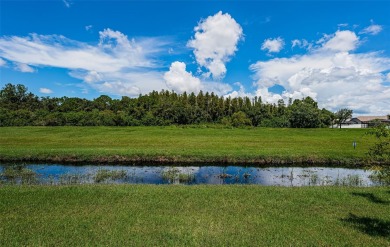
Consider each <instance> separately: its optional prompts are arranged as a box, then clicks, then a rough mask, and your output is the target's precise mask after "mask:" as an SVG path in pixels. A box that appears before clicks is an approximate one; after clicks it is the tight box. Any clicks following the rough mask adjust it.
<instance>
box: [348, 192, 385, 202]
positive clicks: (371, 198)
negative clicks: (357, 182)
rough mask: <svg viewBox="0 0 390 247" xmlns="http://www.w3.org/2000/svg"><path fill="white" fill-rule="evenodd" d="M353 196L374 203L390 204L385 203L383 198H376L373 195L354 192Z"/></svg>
mask: <svg viewBox="0 0 390 247" xmlns="http://www.w3.org/2000/svg"><path fill="white" fill-rule="evenodd" d="M352 195H354V196H361V197H364V198H367V199H368V200H370V201H371V202H373V203H378V204H389V203H390V202H388V201H384V200H382V199H381V198H379V197H377V196H375V195H374V194H373V193H359V192H353V193H352Z"/></svg>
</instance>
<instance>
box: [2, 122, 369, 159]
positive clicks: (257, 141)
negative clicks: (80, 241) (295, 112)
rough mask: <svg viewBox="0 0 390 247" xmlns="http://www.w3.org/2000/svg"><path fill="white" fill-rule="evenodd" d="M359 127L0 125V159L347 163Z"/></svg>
mask: <svg viewBox="0 0 390 247" xmlns="http://www.w3.org/2000/svg"><path fill="white" fill-rule="evenodd" d="M365 133H366V130H364V129H272V128H252V129H227V128H225V129H224V128H206V127H202V128H194V127H192V128H191V127H176V126H169V127H3V128H0V160H3V161H16V160H35V161H37V160H41V161H103V162H104V161H114V162H115V161H132V160H141V161H142V160H146V161H167V160H168V161H177V162H180V161H195V162H213V161H214V162H215V161H217V162H218V161H232V162H254V161H257V162H260V163H261V162H264V161H267V162H270V161H271V162H272V161H276V162H277V161H280V160H283V161H298V162H299V161H300V160H302V161H319V162H328V161H341V162H352V163H353V162H355V161H356V160H362V159H363V158H364V157H365V154H366V152H367V150H368V147H369V146H370V145H371V144H372V143H373V141H374V138H373V137H371V136H367V135H365ZM353 141H356V142H357V148H356V149H354V148H353V146H352V142H353Z"/></svg>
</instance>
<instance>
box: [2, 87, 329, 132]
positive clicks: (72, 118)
mask: <svg viewBox="0 0 390 247" xmlns="http://www.w3.org/2000/svg"><path fill="white" fill-rule="evenodd" d="M333 119H334V114H333V113H331V112H329V111H327V110H326V109H322V110H319V109H318V106H317V103H316V102H315V101H314V100H313V99H311V98H309V97H308V98H305V99H302V100H295V101H294V103H291V102H289V105H288V106H286V105H285V103H284V101H283V100H279V101H278V103H277V104H269V103H263V102H262V99H261V97H254V98H253V99H250V98H248V97H238V98H231V97H218V96H217V95H215V94H214V93H208V92H205V93H204V92H202V91H200V92H199V93H198V94H195V93H193V92H192V93H190V94H187V93H186V92H184V93H183V94H177V93H175V92H173V91H167V90H162V91H161V92H157V91H152V92H150V93H149V94H145V95H139V97H137V98H129V97H127V96H123V97H122V98H121V99H112V98H110V97H109V96H107V95H101V96H99V97H97V98H95V99H93V100H88V99H82V98H75V97H72V98H69V97H61V98H56V97H53V98H50V97H42V98H38V97H37V96H35V95H34V94H32V93H30V92H28V90H27V88H26V87H24V86H23V85H12V84H7V85H5V86H4V88H2V89H1V90H0V126H24V125H38V126H40V125H47V126H57V125H75V126H99V125H107V126H136V125H170V124H200V123H225V124H227V125H232V126H250V125H252V126H268V127H290V126H291V127H296V128H308V127H310V128H314V127H327V126H329V125H330V124H331V123H332V121H333Z"/></svg>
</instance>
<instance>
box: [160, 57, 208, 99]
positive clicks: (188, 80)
mask: <svg viewBox="0 0 390 247" xmlns="http://www.w3.org/2000/svg"><path fill="white" fill-rule="evenodd" d="M164 80H165V82H166V83H167V86H168V87H169V88H171V89H173V90H175V91H177V92H179V93H182V92H185V91H186V92H198V91H200V89H201V83H200V80H199V79H198V78H196V77H194V76H193V75H192V73H191V72H187V71H186V64H185V63H183V62H177V61H176V62H173V63H172V64H171V67H170V68H169V71H168V72H166V73H165V74H164Z"/></svg>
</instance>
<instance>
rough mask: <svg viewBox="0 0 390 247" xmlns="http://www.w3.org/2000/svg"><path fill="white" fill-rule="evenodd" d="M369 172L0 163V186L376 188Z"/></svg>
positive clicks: (378, 183)
mask: <svg viewBox="0 0 390 247" xmlns="http://www.w3.org/2000/svg"><path fill="white" fill-rule="evenodd" d="M372 175H373V174H372V172H371V171H367V170H364V169H348V168H330V167H248V166H245V167H244V166H124V165H115V166H110V165H69V164H66V165H65V164H64V165H63V164H27V165H6V164H0V184H9V183H11V184H46V185H60V184H92V183H117V184H121V183H129V184H188V185H192V184H257V185H271V186H327V185H335V186H338V185H339V186H377V185H381V183H380V182H379V181H377V180H376V179H374V177H373V176H372Z"/></svg>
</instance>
